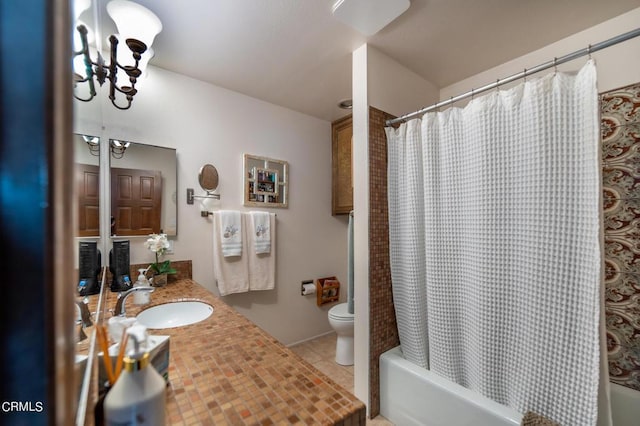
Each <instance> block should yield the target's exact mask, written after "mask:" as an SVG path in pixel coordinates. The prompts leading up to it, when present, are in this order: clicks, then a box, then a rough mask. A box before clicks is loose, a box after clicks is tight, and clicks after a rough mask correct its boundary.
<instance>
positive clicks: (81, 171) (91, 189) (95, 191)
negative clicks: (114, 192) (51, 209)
mask: <svg viewBox="0 0 640 426" xmlns="http://www.w3.org/2000/svg"><path fill="white" fill-rule="evenodd" d="M73 154H74V159H75V161H74V163H75V164H74V168H75V170H74V184H75V193H76V197H77V198H76V200H77V206H78V207H77V208H78V210H77V213H78V231H77V234H76V235H77V236H78V237H99V236H100V138H99V137H97V136H92V135H74V136H73Z"/></svg>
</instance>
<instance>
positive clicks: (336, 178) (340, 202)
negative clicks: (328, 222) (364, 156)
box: [331, 115, 353, 216]
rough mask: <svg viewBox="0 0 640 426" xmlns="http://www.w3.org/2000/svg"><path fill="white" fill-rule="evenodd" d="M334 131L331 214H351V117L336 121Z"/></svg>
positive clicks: (332, 126) (333, 125)
mask: <svg viewBox="0 0 640 426" xmlns="http://www.w3.org/2000/svg"><path fill="white" fill-rule="evenodd" d="M331 129H332V153H333V159H332V165H333V173H332V184H333V188H332V202H331V214H332V215H334V216H335V215H339V214H349V212H350V211H351V210H353V179H352V178H353V175H352V172H351V169H352V167H351V164H352V163H351V149H352V145H351V143H352V139H353V126H352V121H351V116H350V115H349V116H347V117H344V118H341V119H340V120H337V121H334V122H333V123H332V125H331Z"/></svg>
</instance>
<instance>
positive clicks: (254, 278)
mask: <svg viewBox="0 0 640 426" xmlns="http://www.w3.org/2000/svg"><path fill="white" fill-rule="evenodd" d="M267 215H268V217H269V222H268V223H269V228H270V229H271V234H272V238H271V252H270V253H261V254H254V253H252V252H251V249H250V248H251V247H254V245H255V237H256V235H255V233H254V232H247V233H246V235H247V237H246V240H245V242H246V246H247V249H246V250H244V252H245V254H246V256H245V257H247V258H248V259H247V263H248V268H249V290H252V291H253V290H273V289H274V288H275V285H276V215H275V214H273V213H270V214H267ZM246 219H247V227H248V229H252V228H251V227H250V224H249V221H250V220H251V219H250V215H247V216H246Z"/></svg>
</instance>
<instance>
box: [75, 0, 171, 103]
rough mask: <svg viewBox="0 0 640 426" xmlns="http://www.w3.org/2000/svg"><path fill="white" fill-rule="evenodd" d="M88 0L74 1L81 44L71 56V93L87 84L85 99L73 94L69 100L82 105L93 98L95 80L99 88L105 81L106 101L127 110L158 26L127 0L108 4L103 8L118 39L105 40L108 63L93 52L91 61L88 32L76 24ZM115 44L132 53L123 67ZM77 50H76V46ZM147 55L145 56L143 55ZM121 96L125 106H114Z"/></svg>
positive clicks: (147, 12) (123, 58)
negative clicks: (120, 74)
mask: <svg viewBox="0 0 640 426" xmlns="http://www.w3.org/2000/svg"><path fill="white" fill-rule="evenodd" d="M90 5H91V2H90V1H89V0H76V2H75V4H74V7H75V10H74V13H75V17H76V23H77V24H78V25H77V30H78V33H79V38H80V41H79V43H80V44H81V46H80V50H79V51H76V52H74V58H77V60H75V61H74V63H75V66H74V78H73V80H74V89H77V88H78V86H79V85H80V84H82V83H87V89H88V95H87V96H86V97H84V96H81V95H78V94H77V93H75V90H74V94H73V96H74V97H75V98H76V99H78V100H80V101H83V102H89V101H91V100H92V99H93V98H94V97H95V96H96V89H95V82H94V77H95V80H96V81H97V82H98V84H100V86H102V85H103V84H104V83H105V82H106V81H109V99H110V100H111V103H112V104H113V106H115V107H116V108H118V109H123V110H124V109H129V108H130V107H131V102H132V101H133V97H134V96H135V95H136V93H138V91H137V89H136V87H135V86H136V82H137V81H138V78H139V77H140V76H141V75H142V74H143V72H144V67H145V66H146V62H148V60H149V59H150V58H151V57H152V56H153V50H152V49H151V44H152V43H153V39H154V38H155V36H156V35H158V33H160V31H162V22H160V19H159V18H158V17H157V16H156V15H155V14H154V13H153V12H151V11H150V10H149V9H147V8H145V7H143V6H141V5H139V4H137V3H133V2H131V1H128V0H111V1H110V2H109V3H108V4H107V13H108V14H109V16H110V17H111V19H112V20H113V21H114V22H115V24H116V26H117V27H118V32H119V35H111V36H110V37H109V44H110V52H109V63H108V64H107V63H106V62H105V59H104V58H103V57H102V54H101V53H100V51H99V50H96V52H95V55H96V59H95V60H93V59H91V52H90V50H89V38H90V33H89V29H88V28H87V26H86V25H85V24H83V23H82V21H80V20H78V17H79V16H80V14H81V13H82V12H83V11H84V10H86V9H88V8H89V6H90ZM119 40H124V44H125V45H126V46H127V47H128V48H129V50H130V51H131V53H132V56H133V61H132V63H130V64H126V63H125V61H126V60H127V59H126V55H123V54H122V53H120V54H118V52H119V51H118V44H119V43H120V41H119ZM76 48H77V46H76ZM145 52H147V54H146V55H144V56H143V54H144V53H145ZM118 71H123V72H124V73H125V74H126V75H127V76H128V77H129V85H126V83H125V84H122V85H118V84H117V81H118V77H117V74H118ZM117 93H122V94H123V95H124V96H125V98H126V104H120V105H119V104H117V103H116V95H117Z"/></svg>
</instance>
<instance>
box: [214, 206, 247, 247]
mask: <svg viewBox="0 0 640 426" xmlns="http://www.w3.org/2000/svg"><path fill="white" fill-rule="evenodd" d="M217 216H218V221H219V223H218V224H219V226H220V232H219V234H220V242H221V244H222V255H223V256H224V257H229V256H240V255H241V254H242V213H240V212H239V211H234V210H220V212H219V214H218V215H217Z"/></svg>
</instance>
